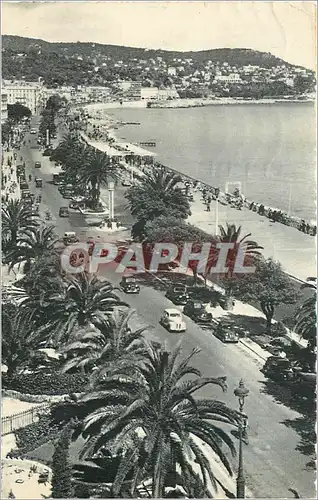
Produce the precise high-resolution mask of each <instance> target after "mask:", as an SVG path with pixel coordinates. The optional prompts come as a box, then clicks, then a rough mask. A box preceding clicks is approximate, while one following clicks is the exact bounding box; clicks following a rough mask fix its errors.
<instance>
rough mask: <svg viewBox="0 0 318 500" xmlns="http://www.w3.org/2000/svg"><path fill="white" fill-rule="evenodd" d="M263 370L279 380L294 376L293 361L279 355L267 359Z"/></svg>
mask: <svg viewBox="0 0 318 500" xmlns="http://www.w3.org/2000/svg"><path fill="white" fill-rule="evenodd" d="M262 372H263V373H264V375H266V376H267V377H269V378H272V379H273V380H278V381H283V380H290V379H291V378H292V377H293V368H292V363H291V362H290V361H289V359H286V358H280V357H279V356H270V357H269V358H268V359H267V360H266V362H265V364H264V366H263V368H262Z"/></svg>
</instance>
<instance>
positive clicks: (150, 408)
mask: <svg viewBox="0 0 318 500" xmlns="http://www.w3.org/2000/svg"><path fill="white" fill-rule="evenodd" d="M198 352H199V349H194V350H193V351H192V352H191V353H190V354H189V355H188V356H186V357H185V358H183V359H182V360H180V359H179V356H180V353H181V348H180V344H179V345H178V346H177V348H176V349H175V350H174V351H173V352H172V353H168V352H165V351H162V350H161V348H158V347H157V346H153V345H150V346H149V350H148V353H147V355H146V357H145V363H144V367H143V368H140V369H139V370H138V372H139V374H138V377H136V376H135V377H129V376H128V375H127V374H126V375H125V376H124V377H120V376H117V377H112V378H106V377H105V378H104V379H100V378H99V379H98V380H96V382H95V386H94V392H92V393H88V394H86V395H85V396H83V397H82V399H81V401H82V404H85V405H86V408H87V412H88V415H87V417H86V418H85V420H84V423H83V427H82V435H83V437H84V438H85V439H87V441H86V443H85V445H84V448H83V451H82V457H84V458H86V457H89V456H92V455H93V454H94V453H96V452H98V451H99V450H100V449H101V448H102V447H103V446H104V445H105V444H106V445H107V443H108V441H109V440H112V442H114V443H115V446H116V449H122V450H124V451H123V459H122V461H121V464H120V466H119V468H118V471H117V476H116V478H115V481H114V483H113V494H114V496H116V495H117V493H118V492H119V491H120V489H121V486H122V484H123V481H125V479H126V478H127V475H128V474H132V480H131V493H132V494H134V491H135V489H136V487H137V486H138V484H139V483H140V482H141V480H142V479H143V478H144V477H148V476H150V477H151V478H152V496H153V497H154V498H162V497H163V496H164V492H165V488H166V486H168V485H169V483H170V482H172V483H175V481H176V475H175V471H176V467H177V466H178V467H180V470H181V477H182V482H183V486H184V488H185V489H186V490H187V489H190V488H191V484H192V483H193V481H194V478H195V479H196V481H199V480H200V485H201V488H200V490H202V491H204V492H205V493H206V494H207V491H208V488H209V486H208V482H209V480H210V481H211V483H212V484H213V485H215V484H216V478H215V475H214V471H213V470H212V468H211V464H210V462H209V460H208V459H207V458H206V456H205V455H204V453H203V452H202V449H201V445H200V443H201V441H202V442H203V443H205V444H206V445H207V446H208V447H210V448H211V449H212V450H213V451H214V452H215V453H216V454H217V455H218V457H219V459H220V461H221V462H222V464H223V465H224V466H225V468H226V469H227V471H228V472H229V474H232V470H231V466H230V463H229V460H228V458H227V456H226V453H225V451H224V449H223V446H224V445H225V446H226V447H227V448H228V449H229V450H230V452H231V453H232V454H233V455H234V454H235V448H234V445H233V443H232V440H231V438H230V437H229V436H228V434H227V433H226V432H225V431H224V430H223V429H222V428H221V427H220V426H218V422H223V423H227V424H230V425H235V426H236V425H237V424H238V420H239V415H238V413H237V412H236V411H234V410H231V409H230V408H228V407H227V406H226V405H225V404H224V403H222V402H220V401H216V400H213V399H196V398H195V393H196V392H197V391H198V390H200V389H201V388H203V387H205V386H207V385H208V384H213V385H218V386H220V387H221V388H222V389H223V390H225V389H226V380H225V377H220V378H212V377H207V378H202V377H201V373H200V371H199V370H197V369H195V368H193V367H192V366H191V365H190V364H189V363H190V361H191V359H192V358H193V356H194V355H195V354H197V353H198ZM189 375H191V376H194V377H195V379H191V380H189V378H188V376H189ZM193 456H194V458H195V460H196V462H197V463H198V464H199V468H200V475H197V474H196V473H195V471H194V468H193V467H194V462H193ZM169 476H170V479H169Z"/></svg>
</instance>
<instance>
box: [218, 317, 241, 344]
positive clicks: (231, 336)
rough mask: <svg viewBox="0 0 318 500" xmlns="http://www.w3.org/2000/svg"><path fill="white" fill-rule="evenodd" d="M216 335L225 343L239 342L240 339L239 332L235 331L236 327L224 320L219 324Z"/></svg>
mask: <svg viewBox="0 0 318 500" xmlns="http://www.w3.org/2000/svg"><path fill="white" fill-rule="evenodd" d="M214 335H215V336H216V337H217V338H218V339H220V340H221V341H222V342H224V343H233V344H237V343H238V341H239V340H240V337H239V334H238V333H237V332H236V331H235V327H234V326H233V325H229V324H227V323H222V322H220V323H218V324H217V326H216V328H215V330H214Z"/></svg>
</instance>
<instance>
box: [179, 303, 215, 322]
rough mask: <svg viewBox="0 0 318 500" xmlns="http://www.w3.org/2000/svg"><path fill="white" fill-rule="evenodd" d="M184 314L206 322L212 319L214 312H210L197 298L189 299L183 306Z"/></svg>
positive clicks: (197, 320)
mask: <svg viewBox="0 0 318 500" xmlns="http://www.w3.org/2000/svg"><path fill="white" fill-rule="evenodd" d="M183 314H186V315H187V316H189V318H191V319H193V320H194V321H196V322H197V323H204V324H206V323H211V321H212V314H211V313H208V312H207V311H206V310H205V306H204V304H203V303H202V302H199V301H197V300H189V301H188V302H187V303H186V305H185V306H184V308H183Z"/></svg>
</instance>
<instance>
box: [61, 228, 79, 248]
mask: <svg viewBox="0 0 318 500" xmlns="http://www.w3.org/2000/svg"><path fill="white" fill-rule="evenodd" d="M78 242H79V239H78V237H77V236H76V233H75V232H74V231H68V232H66V233H65V234H64V236H63V243H64V245H73V244H74V243H78Z"/></svg>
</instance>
